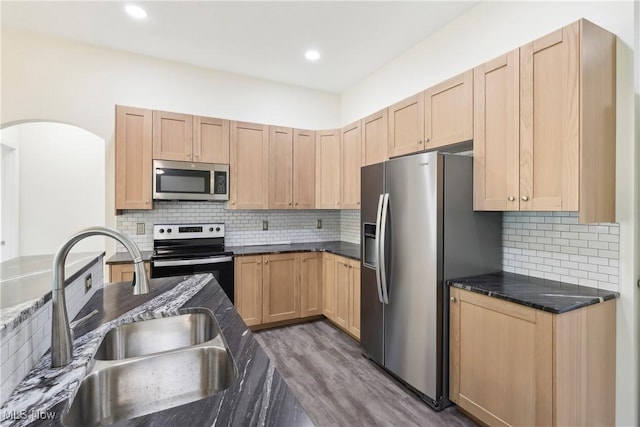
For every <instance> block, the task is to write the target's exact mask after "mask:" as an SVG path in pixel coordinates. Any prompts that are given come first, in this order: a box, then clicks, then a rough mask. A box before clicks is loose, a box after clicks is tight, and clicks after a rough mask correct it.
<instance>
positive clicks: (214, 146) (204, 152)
mask: <svg viewBox="0 0 640 427" xmlns="http://www.w3.org/2000/svg"><path fill="white" fill-rule="evenodd" d="M193 161H195V162H202V163H224V164H229V120H223V119H214V118H212V117H199V116H195V117H194V118H193Z"/></svg>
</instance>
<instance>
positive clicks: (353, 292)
mask: <svg viewBox="0 0 640 427" xmlns="http://www.w3.org/2000/svg"><path fill="white" fill-rule="evenodd" d="M349 269H350V271H351V278H350V279H351V280H350V281H349V323H348V326H347V330H348V331H349V332H350V333H351V334H352V335H353V336H354V337H356V338H357V339H360V263H359V262H358V261H354V260H350V261H349Z"/></svg>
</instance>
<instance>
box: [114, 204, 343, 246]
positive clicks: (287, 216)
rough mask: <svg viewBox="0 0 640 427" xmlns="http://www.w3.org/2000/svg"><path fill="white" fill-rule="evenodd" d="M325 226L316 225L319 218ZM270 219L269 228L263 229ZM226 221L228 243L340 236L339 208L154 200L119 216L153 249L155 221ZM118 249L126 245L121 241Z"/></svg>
mask: <svg viewBox="0 0 640 427" xmlns="http://www.w3.org/2000/svg"><path fill="white" fill-rule="evenodd" d="M318 219H320V220H322V228H317V227H316V223H317V220H318ZM263 221H268V222H269V224H268V227H269V229H268V230H266V231H264V230H263V229H262V225H263ZM190 222H194V223H198V222H224V223H225V227H226V236H225V243H226V244H227V245H229V246H235V245H260V244H265V243H268V244H277V243H296V242H317V241H326V240H340V234H341V230H340V211H338V210H309V211H303V210H300V211H298V210H290V211H289V210H286V211H274V210H227V209H225V204H224V203H211V202H178V201H155V202H154V206H153V210H127V211H124V212H123V214H122V215H119V216H117V217H116V227H117V228H118V230H120V231H122V232H123V233H125V234H127V235H128V236H130V237H131V238H132V239H133V241H134V242H135V243H136V244H137V245H138V247H139V248H140V250H143V251H145V250H146V251H148V250H152V249H153V224H162V223H169V224H171V223H190ZM138 223H144V226H145V227H144V228H145V232H144V234H137V233H136V231H137V224H138ZM117 251H118V252H121V251H124V248H123V247H122V246H120V245H118V248H117Z"/></svg>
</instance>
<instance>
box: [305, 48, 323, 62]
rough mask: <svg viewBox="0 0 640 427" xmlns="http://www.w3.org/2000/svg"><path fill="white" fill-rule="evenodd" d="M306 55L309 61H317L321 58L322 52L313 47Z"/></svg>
mask: <svg viewBox="0 0 640 427" xmlns="http://www.w3.org/2000/svg"><path fill="white" fill-rule="evenodd" d="M304 57H305V58H307V59H308V60H309V61H317V60H318V59H320V52H318V51H317V50H314V49H311V50H308V51H306V52H305V53H304Z"/></svg>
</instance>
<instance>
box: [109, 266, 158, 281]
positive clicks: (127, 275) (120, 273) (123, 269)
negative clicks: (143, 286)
mask: <svg viewBox="0 0 640 427" xmlns="http://www.w3.org/2000/svg"><path fill="white" fill-rule="evenodd" d="M144 269H145V270H146V271H147V277H151V273H150V271H151V267H150V264H149V263H148V262H145V263H144ZM133 270H134V268H133V263H132V262H129V263H126V264H109V282H110V283H116V282H130V281H132V280H133Z"/></svg>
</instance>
